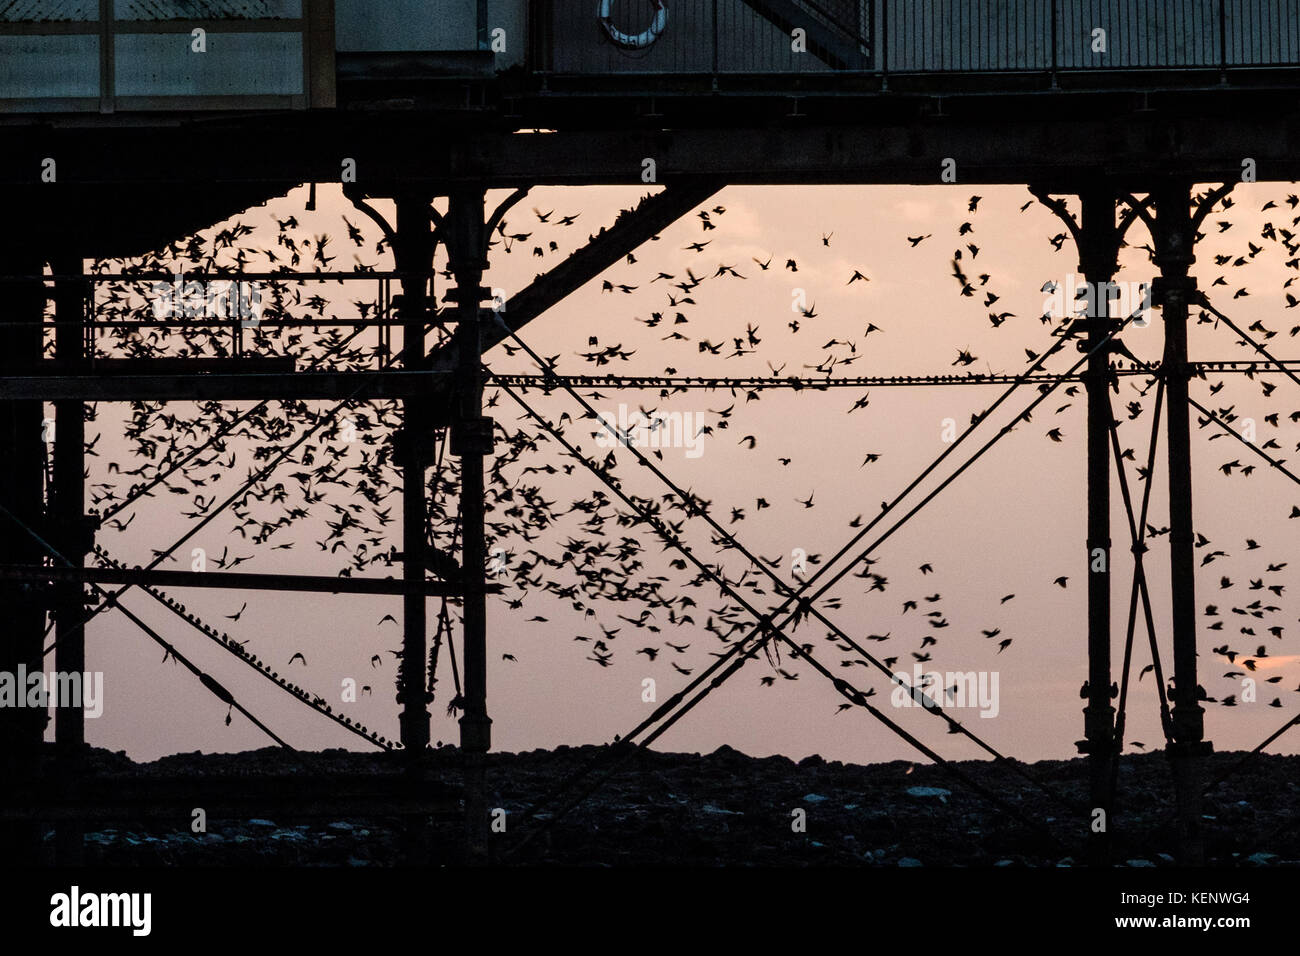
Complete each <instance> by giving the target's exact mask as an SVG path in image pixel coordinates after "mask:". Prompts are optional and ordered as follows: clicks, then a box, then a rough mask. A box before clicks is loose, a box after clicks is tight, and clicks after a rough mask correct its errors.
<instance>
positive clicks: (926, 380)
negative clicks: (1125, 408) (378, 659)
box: [494, 359, 1300, 392]
mask: <svg viewBox="0 0 1300 956" xmlns="http://www.w3.org/2000/svg"><path fill="white" fill-rule="evenodd" d="M1280 364H1281V365H1282V366H1285V367H1298V368H1300V360H1295V359H1292V360H1286V361H1283V362H1281V363H1280ZM1191 365H1192V368H1193V369H1194V370H1197V371H1202V372H1215V373H1223V374H1242V375H1244V374H1252V375H1266V374H1280V373H1281V372H1282V369H1280V368H1277V367H1274V366H1271V365H1270V364H1269V363H1267V362H1193V363H1191ZM1111 372H1112V374H1114V375H1118V376H1121V377H1126V376H1141V377H1150V373H1149V372H1147V371H1146V370H1145V369H1137V368H1122V369H1112V370H1111ZM1085 378H1086V376H1084V375H1083V374H1076V375H1052V374H1051V373H1048V372H1042V373H1036V374H1034V375H1029V376H1020V375H1016V374H1015V373H1012V372H996V373H993V374H988V373H983V372H980V373H972V374H970V375H859V376H853V377H845V378H811V377H798V376H789V377H784V378H781V377H775V376H749V377H743V376H742V377H730V378H708V377H705V376H680V375H678V376H656V375H537V374H529V375H497V376H496V377H495V378H494V381H496V382H499V383H501V384H502V385H508V386H510V387H511V388H532V389H543V390H551V389H557V388H561V387H563V386H566V385H567V386H569V387H570V388H654V389H670V390H673V391H680V390H685V389H692V390H693V389H709V390H714V389H732V388H741V389H751V390H752V389H765V388H788V389H792V390H794V391H810V392H819V391H825V390H827V389H831V388H887V387H891V386H908V385H912V386H919V385H1008V384H1010V383H1012V382H1016V381H1023V382H1025V383H1027V384H1038V383H1043V382H1082V381H1084V380H1085Z"/></svg>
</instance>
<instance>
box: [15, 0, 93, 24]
mask: <svg viewBox="0 0 1300 956" xmlns="http://www.w3.org/2000/svg"><path fill="white" fill-rule="evenodd" d="M98 19H99V0H0V23H69V22H84V21H86V20H98Z"/></svg>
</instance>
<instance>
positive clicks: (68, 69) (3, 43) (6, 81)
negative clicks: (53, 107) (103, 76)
mask: <svg viewBox="0 0 1300 956" xmlns="http://www.w3.org/2000/svg"><path fill="white" fill-rule="evenodd" d="M94 96H99V37H97V36H31V37H27V36H0V99H28V98H35V97H49V98H57V97H68V98H72V97H94Z"/></svg>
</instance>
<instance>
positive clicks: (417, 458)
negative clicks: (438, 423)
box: [392, 428, 437, 468]
mask: <svg viewBox="0 0 1300 956" xmlns="http://www.w3.org/2000/svg"><path fill="white" fill-rule="evenodd" d="M436 439H437V436H436V435H435V434H434V433H433V432H432V431H429V432H416V433H412V432H411V431H410V430H409V429H406V428H398V429H395V430H394V431H393V436H392V443H393V461H394V462H395V463H396V464H398V465H400V466H401V467H403V468H427V467H429V463H430V462H432V461H433V460H434V457H435V455H436V453H437V449H436V446H437V440H436Z"/></svg>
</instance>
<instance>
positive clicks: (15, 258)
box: [0, 245, 48, 863]
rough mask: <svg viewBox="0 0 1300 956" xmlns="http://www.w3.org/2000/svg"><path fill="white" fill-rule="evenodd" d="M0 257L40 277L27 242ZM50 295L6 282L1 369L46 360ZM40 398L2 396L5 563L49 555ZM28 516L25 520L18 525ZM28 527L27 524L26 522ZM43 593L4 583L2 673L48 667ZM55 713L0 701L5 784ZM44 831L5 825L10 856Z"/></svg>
mask: <svg viewBox="0 0 1300 956" xmlns="http://www.w3.org/2000/svg"><path fill="white" fill-rule="evenodd" d="M0 263H3V269H4V270H5V271H6V272H10V271H11V272H12V273H13V274H15V275H39V274H40V273H41V271H42V266H43V263H42V262H41V260H40V259H39V258H37V257H35V256H33V255H31V254H30V253H28V252H27V251H26V250H24V249H23V248H21V247H17V246H8V245H6V246H0ZM44 302H45V293H44V288H43V286H42V284H41V283H40V282H22V283H5V284H4V285H0V374H3V375H31V374H33V373H35V372H36V371H37V369H36V365H37V363H39V362H40V360H41V335H42V332H41V322H42V318H43V313H44ZM43 418H44V413H43V411H42V407H41V403H40V402H38V401H32V400H19V401H0V448H3V449H4V451H5V455H6V458H7V460H6V462H5V466H4V467H3V468H0V504H3V505H4V507H5V509H6V510H7V511H8V512H9V513H8V514H6V513H4V512H0V563H4V564H25V565H34V564H40V563H41V559H42V557H43V555H44V551H43V549H42V548H41V546H40V544H39V543H38V542H37V540H36V539H35V538H34V537H32V535H31V533H30V532H29V531H28V530H27V529H31V530H32V531H37V532H39V530H40V527H41V524H42V517H43V512H44V501H43V500H42V499H43V497H44V487H43V486H44V474H43V467H42V462H43V460H44V449H43V447H42V445H43V441H42V439H43V437H44V436H43V434H42V432H43V431H45V426H44V425H43V424H42V422H43ZM19 522H21V524H19ZM23 525H25V526H26V528H24V527H23ZM43 604H44V599H43V598H42V597H41V595H40V593H39V590H38V588H37V587H36V586H35V585H33V584H30V583H21V582H0V606H3V608H4V624H3V626H0V671H6V672H8V673H10V674H14V675H15V676H16V675H17V674H18V673H19V672H20V670H21V671H23V672H25V673H27V674H32V673H36V672H43V671H45V670H46V668H45V666H44V658H43V656H42V644H43V641H44V633H45V608H44V606H43ZM47 723H48V715H47V713H46V711H45V708H43V707H28V706H20V707H0V788H5V789H6V790H7V789H8V785H10V784H14V785H24V784H32V783H34V782H35V780H36V777H37V774H38V773H39V771H40V767H41V745H42V741H43V739H44V736H45V727H46V724H47ZM39 849H40V830H39V828H38V827H33V826H31V825H28V824H19V825H16V826H13V827H4V828H0V851H2V852H3V858H4V859H6V860H8V861H12V862H15V863H34V862H35V861H36V855H37V853H38V852H39Z"/></svg>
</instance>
